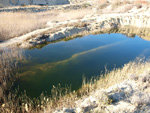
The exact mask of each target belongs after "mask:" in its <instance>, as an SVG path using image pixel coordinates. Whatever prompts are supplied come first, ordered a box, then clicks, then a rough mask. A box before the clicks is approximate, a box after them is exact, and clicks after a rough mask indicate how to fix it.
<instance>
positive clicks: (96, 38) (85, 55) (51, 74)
mask: <svg viewBox="0 0 150 113" xmlns="http://www.w3.org/2000/svg"><path fill="white" fill-rule="evenodd" d="M25 54H26V56H30V57H31V59H30V61H29V62H28V63H27V64H25V65H24V66H23V67H22V69H21V70H22V71H21V72H20V73H19V76H20V77H19V80H18V81H17V82H16V83H15V87H17V86H19V88H20V90H21V91H24V90H26V92H27V95H28V96H31V97H37V96H39V95H40V94H41V93H42V92H43V91H47V92H48V94H50V90H51V88H52V86H53V85H58V84H59V83H60V84H61V85H62V86H63V87H64V86H65V85H71V87H72V89H73V90H77V89H78V88H80V87H81V84H82V77H83V75H84V76H85V77H87V78H89V79H90V77H92V76H99V75H100V73H101V72H104V71H105V66H106V65H107V69H108V70H111V69H113V68H114V67H122V66H123V65H124V64H125V63H128V62H129V61H133V60H135V59H136V58H137V57H143V56H144V57H146V58H148V57H149V55H150V42H149V41H146V40H143V39H141V38H140V37H138V36H135V37H134V38H130V37H127V36H125V35H122V34H100V35H88V36H84V37H82V38H75V39H73V40H70V41H66V42H65V41H60V42H56V43H52V44H48V45H46V46H44V47H43V48H41V49H32V50H25Z"/></svg>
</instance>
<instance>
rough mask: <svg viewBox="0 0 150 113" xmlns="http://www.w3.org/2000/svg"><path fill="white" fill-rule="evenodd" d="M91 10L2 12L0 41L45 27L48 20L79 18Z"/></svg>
mask: <svg viewBox="0 0 150 113" xmlns="http://www.w3.org/2000/svg"><path fill="white" fill-rule="evenodd" d="M91 12H92V10H90V9H82V10H71V11H61V10H51V11H46V12H39V13H29V12H14V13H13V12H2V13H0V18H1V19H0V26H1V27H0V41H4V40H8V39H11V38H13V37H17V36H20V35H23V34H26V33H29V32H31V31H33V30H36V29H40V28H45V27H46V23H47V22H48V21H66V20H73V19H81V18H83V17H84V16H85V15H87V14H90V13H91Z"/></svg>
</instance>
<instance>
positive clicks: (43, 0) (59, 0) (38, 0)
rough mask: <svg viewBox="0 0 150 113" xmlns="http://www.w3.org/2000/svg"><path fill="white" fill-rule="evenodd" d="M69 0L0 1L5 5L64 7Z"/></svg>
mask: <svg viewBox="0 0 150 113" xmlns="http://www.w3.org/2000/svg"><path fill="white" fill-rule="evenodd" d="M68 3H69V1H68V0H0V4H3V5H6V6H8V5H22V4H26V5H62V4H68Z"/></svg>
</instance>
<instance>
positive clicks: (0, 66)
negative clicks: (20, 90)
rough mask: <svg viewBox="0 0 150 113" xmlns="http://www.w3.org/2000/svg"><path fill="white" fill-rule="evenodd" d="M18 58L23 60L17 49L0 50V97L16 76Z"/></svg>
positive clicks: (20, 52)
mask: <svg viewBox="0 0 150 113" xmlns="http://www.w3.org/2000/svg"><path fill="white" fill-rule="evenodd" d="M20 60H23V54H22V51H21V50H19V49H16V48H11V49H4V50H1V51H0V88H1V89H3V91H2V92H3V93H1V95H0V98H1V97H2V95H3V94H4V92H5V90H8V88H10V87H11V86H12V84H11V83H12V81H13V80H14V78H16V76H15V75H16V71H17V69H18V63H19V61H20Z"/></svg>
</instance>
